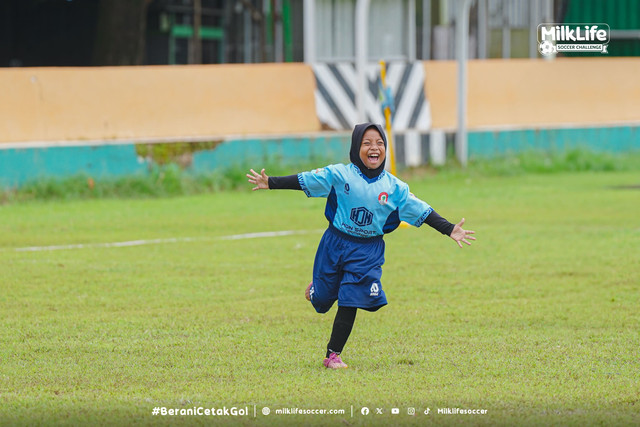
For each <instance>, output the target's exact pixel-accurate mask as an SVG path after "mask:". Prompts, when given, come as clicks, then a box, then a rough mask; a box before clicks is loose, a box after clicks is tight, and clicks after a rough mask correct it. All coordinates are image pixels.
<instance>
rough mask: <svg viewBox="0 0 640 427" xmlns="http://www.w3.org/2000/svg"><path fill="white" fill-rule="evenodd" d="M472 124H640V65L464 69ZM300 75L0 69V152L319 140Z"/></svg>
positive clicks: (602, 62) (500, 64) (435, 99)
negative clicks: (119, 142) (280, 137)
mask: <svg viewBox="0 0 640 427" xmlns="http://www.w3.org/2000/svg"><path fill="white" fill-rule="evenodd" d="M424 68H425V76H426V78H425V91H426V95H427V99H428V100H429V102H430V106H431V114H432V123H433V127H434V128H440V129H454V128H455V126H456V63H455V62H454V61H427V62H424ZM468 71H469V98H468V102H469V104H468V125H469V128H470V129H481V128H487V127H501V126H507V127H526V128H531V127H538V126H540V127H544V126H557V125H566V124H570V125H579V126H598V125H607V124H614V123H621V122H633V123H640V58H571V59H568V58H565V59H556V60H554V61H546V60H543V59H538V60H530V59H512V60H498V59H496V60H485V61H480V60H476V61H470V62H469V67H468ZM314 90H315V79H314V76H313V72H312V70H311V68H310V67H309V66H307V65H305V64H259V65H200V66H150V67H103V68H18V69H11V68H5V69H0V95H1V98H0V99H1V102H0V143H2V142H21V141H60V140H110V139H125V140H139V139H180V138H198V137H207V138H222V137H225V136H229V135H251V134H253V135H256V134H273V135H277V134H291V133H305V132H316V131H320V130H321V128H320V123H319V121H318V118H317V115H316V111H315V102H314Z"/></svg>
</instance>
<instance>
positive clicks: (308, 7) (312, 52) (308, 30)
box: [302, 0, 316, 64]
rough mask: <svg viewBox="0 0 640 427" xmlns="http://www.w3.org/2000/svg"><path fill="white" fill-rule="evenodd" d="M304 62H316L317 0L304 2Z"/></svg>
mask: <svg viewBox="0 0 640 427" xmlns="http://www.w3.org/2000/svg"><path fill="white" fill-rule="evenodd" d="M302 13H303V14H304V16H303V18H302V19H303V28H304V62H306V63H307V64H314V63H315V62H316V0H304V5H303V12H302Z"/></svg>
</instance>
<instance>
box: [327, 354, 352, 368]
mask: <svg viewBox="0 0 640 427" xmlns="http://www.w3.org/2000/svg"><path fill="white" fill-rule="evenodd" d="M322 364H323V365H324V366H325V367H326V368H327V369H341V368H348V367H349V366H347V364H346V363H344V362H343V361H342V359H341V358H340V356H339V355H337V354H335V353H331V354H330V355H329V357H327V358H326V359H324V361H323V362H322Z"/></svg>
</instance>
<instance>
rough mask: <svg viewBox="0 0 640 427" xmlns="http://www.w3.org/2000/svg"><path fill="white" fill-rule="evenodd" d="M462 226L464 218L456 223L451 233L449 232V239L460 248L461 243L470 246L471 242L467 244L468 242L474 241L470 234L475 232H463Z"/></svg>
mask: <svg viewBox="0 0 640 427" xmlns="http://www.w3.org/2000/svg"><path fill="white" fill-rule="evenodd" d="M462 224H464V218H462V219H461V220H460V222H459V223H457V224H456V225H455V227H453V231H452V232H451V235H450V236H449V237H451V238H452V239H453V240H455V241H456V243H457V244H458V246H460V247H462V243H461V242H464V243H466V244H467V245H469V246H471V242H469V240H476V238H475V237H473V236H470V234H475V231H473V230H465V229H464V228H462ZM467 239H468V240H467Z"/></svg>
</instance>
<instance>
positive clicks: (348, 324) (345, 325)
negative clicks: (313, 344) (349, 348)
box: [327, 307, 358, 357]
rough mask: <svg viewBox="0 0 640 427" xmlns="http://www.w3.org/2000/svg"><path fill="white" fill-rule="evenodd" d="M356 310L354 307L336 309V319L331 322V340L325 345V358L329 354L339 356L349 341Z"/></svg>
mask: <svg viewBox="0 0 640 427" xmlns="http://www.w3.org/2000/svg"><path fill="white" fill-rule="evenodd" d="M357 310H358V309H357V308H355V307H338V312H337V313H336V318H335V320H334V321H333V330H332V331H331V339H330V340H329V344H327V357H329V355H330V354H331V353H337V354H340V353H341V352H342V349H343V348H344V345H345V344H346V343H347V340H348V339H349V334H351V329H353V322H355V320H356V312H357Z"/></svg>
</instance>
